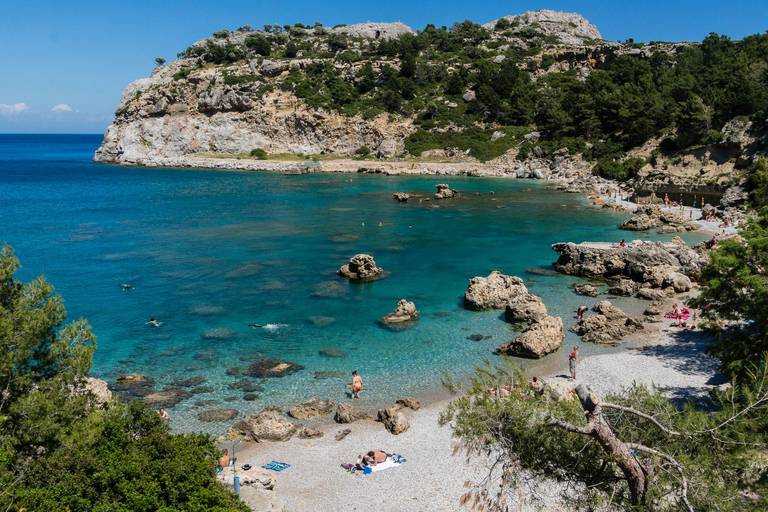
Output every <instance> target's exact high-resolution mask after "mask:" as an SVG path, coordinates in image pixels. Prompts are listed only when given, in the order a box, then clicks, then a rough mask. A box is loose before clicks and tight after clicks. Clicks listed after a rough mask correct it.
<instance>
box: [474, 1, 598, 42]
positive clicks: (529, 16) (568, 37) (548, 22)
mask: <svg viewBox="0 0 768 512" xmlns="http://www.w3.org/2000/svg"><path fill="white" fill-rule="evenodd" d="M501 19H504V20H506V21H507V23H508V26H510V27H513V28H512V30H513V31H521V30H525V29H529V30H534V31H535V32H538V33H540V34H542V35H543V36H549V37H550V39H551V38H556V39H557V40H558V41H559V42H560V43H562V44H570V45H583V44H594V43H595V42H596V41H601V40H602V39H603V37H602V36H601V35H600V31H598V30H597V27H595V26H594V25H593V24H591V23H590V22H589V21H587V20H586V19H584V17H583V16H581V15H579V14H576V13H570V12H557V11H551V10H547V9H543V10H540V11H528V12H526V13H525V14H519V15H517V16H504V17H503V18H499V19H498V20H494V21H491V22H490V23H486V24H485V25H483V26H484V27H485V28H487V29H489V30H494V29H495V28H496V25H497V24H498V23H499V20H501Z"/></svg>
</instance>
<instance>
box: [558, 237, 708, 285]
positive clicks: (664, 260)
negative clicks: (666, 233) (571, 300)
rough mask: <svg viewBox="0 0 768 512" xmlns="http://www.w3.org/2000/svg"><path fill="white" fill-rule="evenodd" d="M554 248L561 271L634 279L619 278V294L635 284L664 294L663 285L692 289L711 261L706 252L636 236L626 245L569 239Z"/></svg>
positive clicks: (585, 275) (588, 275)
mask: <svg viewBox="0 0 768 512" xmlns="http://www.w3.org/2000/svg"><path fill="white" fill-rule="evenodd" d="M552 248H553V249H554V250H555V252H557V253H558V255H559V258H558V260H557V262H555V269H556V270H557V271H558V272H561V273H563V274H570V275H576V276H584V277H593V278H594V277H609V278H619V277H624V278H626V279H629V280H631V281H632V282H634V283H635V284H634V285H633V284H632V283H629V282H622V281H619V282H618V283H617V284H616V285H615V286H614V287H613V288H612V289H611V293H614V292H616V294H617V295H625V294H627V293H629V290H631V289H632V288H635V289H637V288H639V289H640V290H644V289H659V290H660V291H659V293H658V294H656V295H661V296H666V291H661V289H664V290H666V289H669V290H675V289H680V290H682V289H685V288H686V287H687V288H688V289H690V287H691V286H693V283H692V280H695V279H696V278H697V277H698V275H699V273H700V272H701V269H702V268H703V266H704V265H705V264H706V263H707V261H708V257H707V256H706V253H704V252H700V251H698V250H695V249H692V248H690V247H688V246H687V245H681V244H679V243H672V242H667V243H662V242H642V241H639V240H635V241H633V242H632V243H631V244H629V245H628V246H627V247H626V248H616V247H612V246H610V245H608V244H591V243H584V244H579V245H577V244H574V243H572V242H569V243H558V244H554V245H553V246H552ZM683 277H685V278H687V281H686V280H685V279H683ZM675 287H677V288H675ZM638 293H640V291H638ZM646 295H647V294H646Z"/></svg>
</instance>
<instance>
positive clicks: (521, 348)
mask: <svg viewBox="0 0 768 512" xmlns="http://www.w3.org/2000/svg"><path fill="white" fill-rule="evenodd" d="M564 339H565V334H564V333H563V321H562V319H560V318H558V317H552V316H547V317H544V318H541V319H537V320H533V321H532V322H531V323H530V324H529V325H528V328H527V329H525V330H524V331H523V333H522V334H521V335H520V336H518V337H517V338H515V339H513V340H512V341H509V342H507V343H505V344H504V345H500V346H499V347H498V348H497V349H496V350H497V351H498V352H500V353H503V354H508V355H513V356H520V357H530V358H535V359H539V358H542V357H544V356H545V355H547V354H550V353H552V352H554V351H555V350H557V349H559V348H560V347H561V346H562V345H563V340H564Z"/></svg>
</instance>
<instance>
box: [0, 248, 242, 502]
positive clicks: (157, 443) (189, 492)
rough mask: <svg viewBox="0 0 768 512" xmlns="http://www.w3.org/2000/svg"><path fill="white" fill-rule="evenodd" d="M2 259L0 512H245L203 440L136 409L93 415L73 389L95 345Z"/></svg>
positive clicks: (6, 253) (12, 260)
mask: <svg viewBox="0 0 768 512" xmlns="http://www.w3.org/2000/svg"><path fill="white" fill-rule="evenodd" d="M19 268H20V265H19V261H18V259H17V258H16V257H15V256H14V254H13V250H12V249H11V248H10V247H8V246H4V247H3V249H2V253H0V390H2V391H0V509H2V510H7V511H16V510H19V511H20V510H35V511H38V512H44V511H60V510H77V511H106V510H126V511H127V510H146V511H149V510H153V511H154V510H158V511H160V510H162V511H170V510H184V511H201V512H202V511H208V510H214V511H235V510H239V511H246V510H248V509H247V508H246V507H245V506H244V505H242V504H241V503H239V502H238V501H237V500H236V498H235V496H234V495H233V494H232V493H230V492H229V491H228V490H227V489H226V488H225V487H224V486H223V485H221V484H220V483H218V482H216V480H215V472H214V468H215V465H216V462H215V460H216V459H215V457H216V451H215V448H214V446H213V443H212V441H211V440H210V438H209V437H208V436H204V435H194V434H193V435H172V434H170V433H169V429H168V426H167V425H166V424H165V423H164V422H162V421H161V420H160V418H159V416H158V415H157V413H156V412H155V411H153V410H151V409H149V408H147V407H146V406H144V405H142V404H140V403H134V404H130V405H123V404H120V403H117V402H112V403H109V404H107V405H106V406H104V407H103V408H101V407H99V406H98V404H97V403H96V401H95V397H94V396H93V395H91V394H90V393H79V394H78V393H73V389H81V386H82V384H83V381H84V379H85V376H86V375H87V373H88V371H89V370H90V368H91V362H92V357H93V351H94V350H95V343H94V340H95V337H94V335H93V334H92V333H91V330H90V326H89V325H88V324H87V323H86V321H85V320H79V321H76V322H73V323H70V324H67V325H65V324H64V322H65V320H66V310H65V309H64V304H63V301H62V299H61V297H60V296H59V295H57V294H55V293H54V292H53V287H52V286H51V285H50V284H48V283H47V282H46V281H45V278H43V277H39V278H37V279H35V280H34V281H32V282H30V283H26V284H25V283H22V282H20V281H19V280H17V279H15V278H14V277H13V276H14V273H15V272H16V271H17V270H18V269H19Z"/></svg>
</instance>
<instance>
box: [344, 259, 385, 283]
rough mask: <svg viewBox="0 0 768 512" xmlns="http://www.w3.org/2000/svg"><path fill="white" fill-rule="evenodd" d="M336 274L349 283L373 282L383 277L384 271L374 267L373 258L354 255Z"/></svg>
mask: <svg viewBox="0 0 768 512" xmlns="http://www.w3.org/2000/svg"><path fill="white" fill-rule="evenodd" d="M336 273H337V274H338V275H340V276H341V277H343V278H345V279H349V280H350V281H374V280H376V279H378V278H380V277H382V276H383V275H384V270H383V269H381V268H379V267H377V266H376V262H375V261H374V259H373V256H371V255H369V254H355V255H354V256H352V257H351V258H350V259H349V263H348V264H346V265H342V267H341V268H340V269H339V270H338V271H337V272H336Z"/></svg>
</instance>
